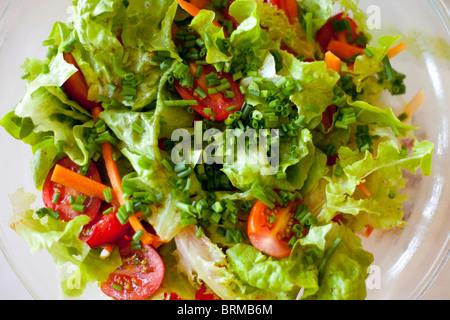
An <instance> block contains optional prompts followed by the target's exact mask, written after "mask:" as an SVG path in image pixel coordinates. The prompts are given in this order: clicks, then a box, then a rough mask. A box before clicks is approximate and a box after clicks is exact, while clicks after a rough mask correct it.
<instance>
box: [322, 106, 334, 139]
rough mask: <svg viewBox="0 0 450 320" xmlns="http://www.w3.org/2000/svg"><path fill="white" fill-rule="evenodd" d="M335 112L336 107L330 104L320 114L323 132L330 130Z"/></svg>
mask: <svg viewBox="0 0 450 320" xmlns="http://www.w3.org/2000/svg"><path fill="white" fill-rule="evenodd" d="M336 111H337V107H336V105H334V104H332V105H330V106H328V107H327V109H326V110H325V111H324V112H323V113H322V121H321V122H322V124H323V129H324V131H325V132H327V131H328V129H330V127H331V126H332V125H333V116H334V113H335V112H336Z"/></svg>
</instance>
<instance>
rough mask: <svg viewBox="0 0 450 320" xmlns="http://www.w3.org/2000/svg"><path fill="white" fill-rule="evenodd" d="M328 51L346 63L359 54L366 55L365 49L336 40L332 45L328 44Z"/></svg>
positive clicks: (331, 42)
mask: <svg viewBox="0 0 450 320" xmlns="http://www.w3.org/2000/svg"><path fill="white" fill-rule="evenodd" d="M327 50H328V51H331V52H333V53H334V54H335V55H336V56H338V57H339V58H341V59H342V60H344V61H345V60H348V59H350V58H352V57H354V56H355V55H357V54H363V53H364V49H363V48H360V47H357V46H354V45H351V44H348V43H344V42H340V41H336V40H331V41H330V43H328V46H327Z"/></svg>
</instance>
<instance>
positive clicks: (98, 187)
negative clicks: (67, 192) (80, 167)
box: [51, 164, 118, 205]
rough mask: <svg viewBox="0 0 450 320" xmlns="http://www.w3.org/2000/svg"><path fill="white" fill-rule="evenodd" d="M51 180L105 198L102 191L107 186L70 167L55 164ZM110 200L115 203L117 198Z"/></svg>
mask: <svg viewBox="0 0 450 320" xmlns="http://www.w3.org/2000/svg"><path fill="white" fill-rule="evenodd" d="M51 180H52V181H53V182H55V183H58V184H61V185H63V186H65V187H67V188H71V189H74V190H77V191H78V192H81V193H83V194H85V195H87V196H92V197H96V198H99V199H102V200H106V199H105V195H104V191H105V190H106V189H108V188H109V187H108V186H107V185H104V184H103V183H100V182H98V181H95V180H94V179H90V178H88V177H85V176H83V175H81V174H79V173H77V172H74V171H72V170H70V169H67V168H64V167H62V166H60V165H59V164H57V165H55V169H54V170H53V174H52V177H51ZM113 196H114V195H113ZM112 202H113V204H115V205H117V204H118V201H117V198H113V200H112Z"/></svg>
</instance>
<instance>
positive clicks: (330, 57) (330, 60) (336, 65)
mask: <svg viewBox="0 0 450 320" xmlns="http://www.w3.org/2000/svg"><path fill="white" fill-rule="evenodd" d="M325 63H326V64H327V67H328V68H329V69H331V70H334V71H336V72H339V69H340V66H341V59H339V58H338V57H337V56H336V55H334V54H333V53H332V52H331V51H327V52H326V53H325Z"/></svg>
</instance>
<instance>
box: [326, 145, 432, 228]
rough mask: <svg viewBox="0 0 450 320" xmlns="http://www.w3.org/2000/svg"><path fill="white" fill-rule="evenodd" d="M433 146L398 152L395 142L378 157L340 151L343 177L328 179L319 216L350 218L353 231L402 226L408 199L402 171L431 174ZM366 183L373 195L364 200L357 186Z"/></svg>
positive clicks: (347, 150) (418, 146) (367, 153)
mask: <svg viewBox="0 0 450 320" xmlns="http://www.w3.org/2000/svg"><path fill="white" fill-rule="evenodd" d="M433 150H434V146H433V144H432V143H431V142H429V141H423V142H418V141H416V142H415V143H414V147H413V148H412V151H411V152H410V153H409V154H405V152H404V150H399V149H398V147H397V145H396V143H395V142H393V141H385V142H381V143H380V144H379V146H378V151H377V155H375V156H374V155H372V154H371V153H369V152H366V153H365V154H361V153H359V152H357V151H352V150H351V149H349V148H347V147H342V148H340V149H339V159H340V161H339V165H340V166H341V167H342V170H343V174H342V176H341V177H339V178H337V177H336V176H333V177H331V178H326V179H328V181H329V183H328V184H327V186H326V200H327V201H326V204H325V205H324V206H323V208H322V211H321V212H320V215H319V217H320V218H321V219H324V220H325V221H330V220H331V219H333V217H335V216H336V215H337V214H340V213H342V214H346V215H349V216H350V218H351V216H353V217H354V218H353V219H351V223H352V224H353V226H352V228H353V229H355V230H361V229H363V228H364V226H365V225H370V226H371V227H372V228H376V229H390V228H392V227H394V226H403V225H405V223H406V222H405V221H403V219H402V218H403V211H402V207H403V205H402V202H403V201H405V200H406V199H407V198H408V196H407V195H405V194H401V193H400V190H401V189H402V188H403V187H404V185H405V182H406V179H405V178H404V177H403V175H402V173H403V170H408V171H409V172H411V173H413V174H415V173H416V171H417V170H418V169H421V172H422V174H424V175H429V174H430V171H431V161H432V153H433ZM360 183H365V184H366V187H367V188H368V189H369V191H370V193H371V196H370V197H365V196H363V195H362V193H361V191H360V190H358V188H357V186H358V185H359V184H360Z"/></svg>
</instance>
